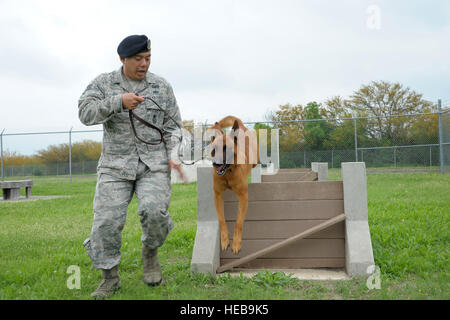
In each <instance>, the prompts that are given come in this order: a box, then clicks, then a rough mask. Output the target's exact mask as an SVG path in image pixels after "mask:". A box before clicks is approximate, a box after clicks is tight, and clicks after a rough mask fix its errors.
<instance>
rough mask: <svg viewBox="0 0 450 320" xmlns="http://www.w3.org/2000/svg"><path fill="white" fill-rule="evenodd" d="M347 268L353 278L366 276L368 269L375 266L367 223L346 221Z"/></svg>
mask: <svg viewBox="0 0 450 320" xmlns="http://www.w3.org/2000/svg"><path fill="white" fill-rule="evenodd" d="M345 238H346V241H345V252H346V254H345V268H346V271H347V274H348V275H349V276H351V277H354V276H365V275H368V274H367V268H368V267H369V266H373V265H375V262H374V258H373V250H372V241H371V239H370V230H369V224H368V223H367V221H346V224H345Z"/></svg>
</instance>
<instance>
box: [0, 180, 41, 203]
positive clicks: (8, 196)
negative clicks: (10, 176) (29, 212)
mask: <svg viewBox="0 0 450 320" xmlns="http://www.w3.org/2000/svg"><path fill="white" fill-rule="evenodd" d="M0 187H1V188H2V189H3V200H18V199H19V196H20V188H23V187H25V192H26V197H27V198H29V197H31V187H33V180H18V181H1V182H0Z"/></svg>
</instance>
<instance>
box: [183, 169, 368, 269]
mask: <svg viewBox="0 0 450 320" xmlns="http://www.w3.org/2000/svg"><path fill="white" fill-rule="evenodd" d="M342 165H343V167H342V168H343V169H342V170H343V171H342V174H343V178H344V179H343V181H301V180H300V181H299V180H295V179H294V181H292V179H291V178H293V177H294V175H292V176H288V175H289V174H295V173H298V172H303V171H290V172H289V171H281V172H278V173H277V175H278V178H281V177H282V179H287V181H281V182H280V181H270V182H261V183H251V184H249V205H248V211H247V215H246V219H245V223H244V230H243V239H242V248H241V251H240V252H239V253H238V254H237V255H235V254H234V253H233V252H232V251H231V249H230V248H228V249H227V250H226V251H221V250H220V234H219V229H218V223H217V214H216V212H215V207H214V201H213V196H212V190H211V189H210V188H212V176H211V175H212V169H211V168H199V171H198V177H199V178H200V179H199V182H198V188H199V189H198V191H199V194H198V199H199V200H198V219H199V220H198V224H197V234H196V241H195V244H194V252H193V256H192V261H191V272H193V273H197V272H200V273H210V274H216V273H218V272H224V271H227V270H230V269H232V268H233V267H239V268H240V269H252V270H254V269H269V270H270V269H286V268H289V269H300V268H344V269H345V270H346V272H347V274H348V275H350V276H356V275H363V274H366V271H367V268H368V267H369V266H372V265H374V262H373V253H372V245H371V242H370V232H369V227H368V222H367V195H366V185H365V183H366V182H365V166H364V163H347V164H345V163H343V164H342ZM202 170H203V171H202ZM256 176H257V175H256ZM274 176H276V175H274ZM252 178H253V177H252ZM297 178H299V176H297ZM256 180H257V179H256ZM261 180H263V177H262V178H261ZM273 180H276V179H273ZM202 182H203V183H202ZM209 190H210V191H209ZM237 206H238V199H237V197H236V195H235V194H234V193H233V192H232V191H231V190H227V191H226V192H225V195H224V209H225V219H226V221H227V223H228V228H229V230H230V236H232V235H233V231H232V230H233V227H234V222H235V220H236V215H237ZM230 240H232V239H231V238H230Z"/></svg>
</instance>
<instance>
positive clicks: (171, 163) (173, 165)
mask: <svg viewBox="0 0 450 320" xmlns="http://www.w3.org/2000/svg"><path fill="white" fill-rule="evenodd" d="M169 167H170V170H173V169H175V170H176V171H177V172H178V176H179V177H180V178H181V180H183V182H184V183H188V179H187V178H186V176H185V175H184V172H183V169H181V165H180V164H178V163H176V162H175V161H173V160H169Z"/></svg>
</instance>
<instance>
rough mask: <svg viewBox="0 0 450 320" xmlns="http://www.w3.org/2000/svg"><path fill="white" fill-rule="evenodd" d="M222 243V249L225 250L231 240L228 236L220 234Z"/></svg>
mask: <svg viewBox="0 0 450 320" xmlns="http://www.w3.org/2000/svg"><path fill="white" fill-rule="evenodd" d="M220 244H221V246H222V250H223V251H225V250H227V248H228V245H229V244H230V240H228V236H220Z"/></svg>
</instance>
